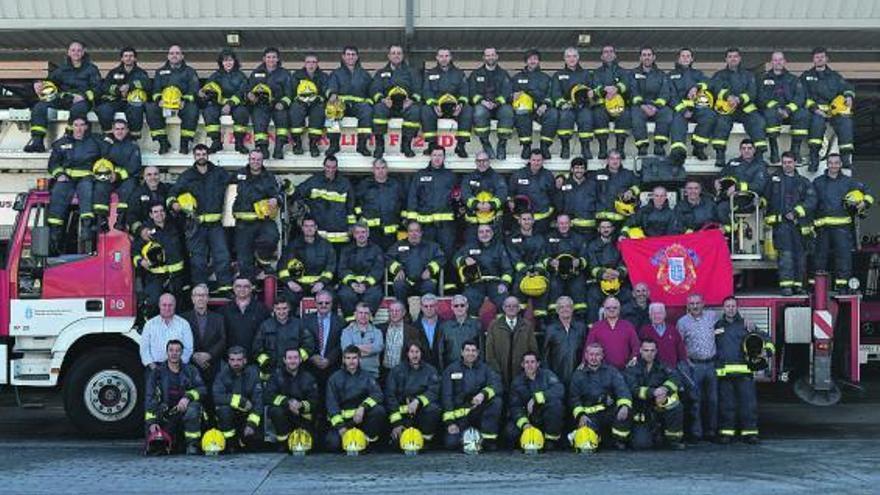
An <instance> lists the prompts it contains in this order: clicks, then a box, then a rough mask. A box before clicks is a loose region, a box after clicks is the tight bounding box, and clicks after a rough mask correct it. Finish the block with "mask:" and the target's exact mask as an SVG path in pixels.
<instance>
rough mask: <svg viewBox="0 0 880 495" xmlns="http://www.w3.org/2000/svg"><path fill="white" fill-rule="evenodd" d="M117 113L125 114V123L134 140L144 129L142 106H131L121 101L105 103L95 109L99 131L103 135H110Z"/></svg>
mask: <svg viewBox="0 0 880 495" xmlns="http://www.w3.org/2000/svg"><path fill="white" fill-rule="evenodd" d="M117 112H122V113H124V114H125V121H126V122H127V123H128V130H129V131H130V135H131V136H132V137H134V138H137V137H140V135H141V129H143V128H144V105H131V104H129V103H128V102H127V101H122V100H116V101H105V102H102V103H99V104H98V106H96V107H95V115H97V116H98V122H100V124H101V131H103V132H104V134H110V131H111V129H113V121H114V120H116V113H117Z"/></svg>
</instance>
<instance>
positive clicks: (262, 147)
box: [257, 142, 269, 160]
mask: <svg viewBox="0 0 880 495" xmlns="http://www.w3.org/2000/svg"><path fill="white" fill-rule="evenodd" d="M257 150H259V151H260V154H261V155H263V160H268V159H269V143H265V142H263V143H258V144H257Z"/></svg>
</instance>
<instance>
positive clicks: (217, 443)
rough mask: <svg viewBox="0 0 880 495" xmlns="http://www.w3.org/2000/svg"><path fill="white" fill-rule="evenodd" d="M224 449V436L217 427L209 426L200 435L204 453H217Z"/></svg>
mask: <svg viewBox="0 0 880 495" xmlns="http://www.w3.org/2000/svg"><path fill="white" fill-rule="evenodd" d="M224 449H226V437H224V436H223V432H221V431H220V430H218V429H217V428H211V429H210V430H208V431H206V432H205V434H204V435H202V452H204V453H205V455H218V454H219V453H220V452H223V450H224Z"/></svg>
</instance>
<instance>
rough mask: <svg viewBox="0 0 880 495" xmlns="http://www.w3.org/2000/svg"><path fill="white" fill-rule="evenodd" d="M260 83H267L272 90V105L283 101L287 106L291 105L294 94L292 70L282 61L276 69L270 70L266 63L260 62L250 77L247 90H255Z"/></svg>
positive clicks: (248, 91)
mask: <svg viewBox="0 0 880 495" xmlns="http://www.w3.org/2000/svg"><path fill="white" fill-rule="evenodd" d="M258 84H265V85H266V86H269V89H271V90H272V101H271V102H270V103H271V104H272V105H274V104H276V103H281V104H283V105H284V106H285V107H287V106H290V102H291V97H292V95H293V86H291V84H292V83H291V79H290V72H288V71H287V69H285V68H284V67H282V66H281V62H278V65H277V66H276V67H275V70H273V71H272V72H269V70H268V69H267V68H266V64H260V65H258V66H257V68H256V69H254V70H253V72H251V77H249V78H248V82H247V86H246V88H247V91H245V93H250V92H253V90H254V88H255V87H256V86H257V85H258Z"/></svg>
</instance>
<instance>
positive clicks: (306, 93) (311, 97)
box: [296, 79, 318, 103]
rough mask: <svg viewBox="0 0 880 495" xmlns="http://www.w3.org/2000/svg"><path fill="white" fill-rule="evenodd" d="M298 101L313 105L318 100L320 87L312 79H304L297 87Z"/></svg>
mask: <svg viewBox="0 0 880 495" xmlns="http://www.w3.org/2000/svg"><path fill="white" fill-rule="evenodd" d="M296 99H297V100H299V101H301V102H303V103H311V102H313V101H315V100H317V99H318V85H317V84H315V82H314V81H312V80H311V79H302V80H301V81H300V82H299V83H298V84H297V85H296Z"/></svg>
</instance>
